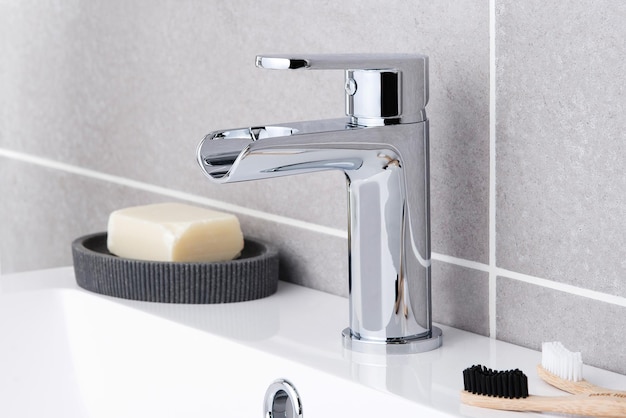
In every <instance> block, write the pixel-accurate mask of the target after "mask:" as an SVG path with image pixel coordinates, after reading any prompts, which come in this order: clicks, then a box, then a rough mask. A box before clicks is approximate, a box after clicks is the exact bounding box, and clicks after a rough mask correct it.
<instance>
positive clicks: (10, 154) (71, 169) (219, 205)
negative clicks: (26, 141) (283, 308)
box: [0, 148, 348, 238]
mask: <svg viewBox="0 0 626 418" xmlns="http://www.w3.org/2000/svg"><path fill="white" fill-rule="evenodd" d="M0 156H4V157H7V158H11V159H14V160H19V161H23V162H27V163H31V164H35V165H39V166H42V167H47V168H52V169H55V170H59V171H64V172H66V173H71V174H77V175H79V176H83V177H88V178H92V179H96V180H101V181H106V182H109V183H114V184H118V185H121V186H126V187H131V188H134V189H138V190H143V191H147V192H151V193H155V194H159V195H162V196H168V197H173V198H176V199H181V200H186V201H189V202H194V203H199V204H203V205H207V206H211V207H213V208H216V209H222V210H225V211H229V212H233V213H237V214H240V215H246V216H251V217H254V218H258V219H263V220H266V221H270V222H276V223H280V224H284V225H288V226H293V227H296V228H301V229H305V230H308V231H312V232H318V233H322V234H326V235H330V236H334V237H338V238H347V236H348V233H347V232H346V231H343V230H341V229H337V228H331V227H327V226H323V225H318V224H315V223H312V222H306V221H301V220H298V219H293V218H288V217H286V216H280V215H275V214H272V213H267V212H263V211H260V210H256V209H250V208H246V207H243V206H239V205H235V204H232V203H227V202H223V201H220V200H215V199H210V198H206V197H202V196H198V195H194V194H192V193H186V192H181V191H178V190H172V189H168V188H166V187H161V186H156V185H154V184H150V183H145V182H142V181H137V180H132V179H128V178H125V177H120V176H115V175H112V174H106V173H102V172H99V171H95V170H90V169H87V168H83V167H79V166H75V165H71V164H66V163H61V162H58V161H54V160H50V159H47V158H41V157H37V156H34V155H30V154H26V153H22V152H17V151H11V150H7V149H3V148H0Z"/></svg>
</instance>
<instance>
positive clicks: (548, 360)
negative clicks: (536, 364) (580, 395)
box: [541, 342, 583, 382]
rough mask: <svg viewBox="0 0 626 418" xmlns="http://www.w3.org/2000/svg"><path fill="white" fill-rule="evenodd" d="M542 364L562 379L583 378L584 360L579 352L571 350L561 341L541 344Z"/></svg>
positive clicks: (573, 379)
mask: <svg viewBox="0 0 626 418" xmlns="http://www.w3.org/2000/svg"><path fill="white" fill-rule="evenodd" d="M541 352H542V354H541V366H542V367H543V368H544V369H546V370H547V371H549V372H550V373H552V374H554V375H556V376H558V377H560V378H561V379H566V380H570V381H572V382H578V381H581V380H582V379H583V360H582V355H581V354H580V353H579V352H576V353H574V352H571V351H569V350H568V349H567V348H565V347H564V346H563V344H561V343H560V342H550V343H543V344H542V345H541Z"/></svg>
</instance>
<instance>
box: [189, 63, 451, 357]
mask: <svg viewBox="0 0 626 418" xmlns="http://www.w3.org/2000/svg"><path fill="white" fill-rule="evenodd" d="M256 63H257V66H258V67H262V68H272V69H343V70H345V75H346V83H345V90H346V114H347V116H348V118H344V119H331V120H320V121H309V122H298V123H288V124H283V125H281V126H263V127H250V128H243V129H231V130H223V131H215V132H212V133H210V134H208V135H207V136H206V137H205V138H204V139H203V140H202V142H201V143H200V145H199V147H198V162H199V164H200V166H201V168H202V170H203V171H204V173H205V174H206V175H207V176H208V178H209V179H211V180H212V181H214V182H217V183H230V182H238V181H249V180H259V179H263V178H270V177H278V176H289V175H294V174H299V173H310V172H316V171H322V170H341V171H343V172H344V174H345V176H346V180H347V187H348V197H349V199H348V202H349V219H348V223H349V231H348V245H349V251H350V263H349V264H350V265H349V274H348V280H349V293H350V294H349V297H350V324H349V327H348V328H346V329H345V330H344V331H343V336H344V346H345V347H346V348H349V349H352V350H356V351H362V352H382V353H390V354H392V353H414V352H421V351H428V350H432V349H435V348H437V347H439V346H440V345H441V330H439V329H438V328H436V327H434V326H432V321H431V292H430V281H431V266H430V264H431V261H430V260H431V256H430V209H429V207H430V203H429V199H430V196H429V189H430V178H429V177H430V174H429V142H428V141H429V135H428V132H429V129H428V119H427V118H426V111H425V107H426V103H427V102H428V59H427V57H425V56H422V55H400V54H390V55H349V54H344V55H313V56H303V57H298V56H295V57H291V56H289V57H288V56H283V55H274V56H258V57H257V59H256Z"/></svg>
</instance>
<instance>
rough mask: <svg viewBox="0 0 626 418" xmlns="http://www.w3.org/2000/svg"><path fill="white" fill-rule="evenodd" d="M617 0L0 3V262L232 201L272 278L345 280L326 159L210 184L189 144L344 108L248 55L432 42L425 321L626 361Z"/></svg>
mask: <svg viewBox="0 0 626 418" xmlns="http://www.w3.org/2000/svg"><path fill="white" fill-rule="evenodd" d="M287 6H288V7H287ZM625 8H626V6H624V4H623V2H621V1H619V0H615V1H601V2H597V1H594V2H590V1H589V2H576V3H568V4H565V3H560V2H544V1H528V2H517V1H512V0H511V1H504V0H495V1H493V2H492V4H491V6H490V3H489V2H487V1H484V0H467V1H462V2H459V1H453V0H449V1H438V2H427V1H416V2H406V1H400V0H395V1H384V2H383V1H374V0H366V1H356V0H349V1H342V2H311V1H290V2H285V1H277V0H273V1H265V2H256V1H250V0H233V1H229V2H203V1H198V0H183V1H172V0H157V1H153V0H151V1H148V0H140V1H133V2H128V1H122V0H112V1H111V0H107V1H104V0H96V1H90V2H87V1H78V0H76V1H70V2H62V3H59V2H41V1H34V0H26V1H23V0H22V1H17V0H4V1H0V48H1V50H0V53H1V54H0V56H2V57H3V59H0V103H1V107H0V110H1V112H0V118H1V119H0V199H1V200H0V228H1V229H0V263H1V264H0V268H1V270H0V271H1V272H2V273H11V272H15V271H22V270H30V269H40V268H47V267H54V266H61V265H68V264H71V256H70V251H69V245H70V242H71V241H72V239H74V238H76V237H78V236H80V235H83V234H87V233H91V232H95V231H100V230H104V229H105V227H106V220H107V217H108V214H109V213H110V211H112V210H113V209H115V208H119V207H125V206H129V205H134V204H143V203H151V202H157V201H164V200H179V199H182V200H191V201H193V202H194V203H196V204H211V203H213V202H218V203H219V204H221V203H222V202H225V203H229V204H234V205H236V206H235V210H236V211H238V212H239V213H240V212H241V210H244V211H246V214H245V215H244V214H241V213H240V217H241V219H242V225H243V228H244V232H245V233H246V234H248V235H256V236H258V237H262V238H265V239H268V240H272V241H273V242H275V243H277V245H279V247H280V249H281V254H282V261H281V263H282V264H281V267H282V278H283V279H285V280H290V281H294V282H296V283H300V284H304V285H306V286H310V287H314V288H318V289H321V290H324V291H327V292H331V293H335V294H340V295H346V293H347V279H346V270H347V266H346V263H347V251H346V245H347V243H346V239H345V229H346V196H345V180H344V179H343V176H342V175H341V174H340V173H336V172H328V173H320V174H315V175H307V176H299V177H297V178H282V179H276V180H271V181H270V180H267V181H264V182H257V183H248V184H245V183H242V184H233V185H222V186H216V185H213V184H210V183H209V182H208V181H206V179H205V178H204V177H203V176H202V174H201V173H200V171H199V169H198V168H197V167H196V163H195V156H194V154H195V147H196V145H197V143H198V141H199V139H200V138H202V136H203V135H204V134H206V133H207V132H208V131H211V130H215V129H221V128H232V127H239V126H248V125H254V124H270V123H279V122H285V121H295V120H307V119H319V118H331V117H339V116H342V115H343V75H342V74H341V73H340V72H290V73H285V72H271V71H262V70H258V69H256V68H255V67H254V56H255V55H256V54H257V53H262V52H294V51H295V52H311V53H332V52H408V53H411V52H414V53H425V54H427V55H429V57H430V71H431V74H430V75H431V77H430V83H431V84H430V88H431V97H430V103H429V105H428V115H429V118H430V121H431V157H432V167H431V171H432V187H431V188H432V242H433V251H434V258H435V260H436V261H435V263H434V267H433V280H434V284H433V300H434V303H435V306H434V309H433V312H434V317H435V320H436V321H439V322H442V323H446V324H451V325H453V326H457V327H460V328H464V329H468V330H471V331H473V332H477V333H480V334H484V335H491V336H493V337H497V338H500V339H504V340H507V341H512V342H515V343H517V344H522V345H526V346H530V347H533V348H538V346H539V344H540V342H541V341H543V340H546V339H556V340H561V341H563V342H564V343H566V344H567V345H568V346H569V347H570V348H571V349H576V350H583V351H584V355H585V360H586V362H587V363H590V364H596V365H600V366H602V367H605V368H609V369H612V370H616V371H619V372H621V373H626V362H624V359H623V354H621V355H622V357H621V358H620V353H621V352H623V350H622V351H619V350H618V349H616V347H622V346H623V344H621V343H622V342H623V341H622V340H623V339H620V337H618V335H619V334H620V331H621V329H623V328H624V325H626V299H625V298H626V281H625V279H626V261H625V260H626V245H625V238H624V236H626V220H625V219H626V216H625V215H626V201H625V200H624V198H623V196H624V195H626V180H625V179H626V176H624V175H623V174H622V171H623V167H624V162H625V161H624V159H625V157H624V155H625V153H624V151H625V150H624V142H625V139H626V138H625V134H624V132H625V125H626V117H625V116H624V103H625V100H624V85H625V84H626V83H625V82H624V81H625V80H624V78H625V74H626V71H625V68H624V62H625V59H624V57H625V47H624V46H623V39H624V37H625V35H626V30H625V29H624V28H623V24H622V22H623V21H624V20H625V18H626V9H625ZM372 10H375V11H376V12H375V13H372V12H371V11H372ZM494 22H495V31H493V32H491V33H490V24H491V23H494ZM493 41H495V49H494V48H492V47H491V46H490V45H491V44H492V42H493ZM494 85H495V90H492V89H491V88H490V87H491V86H494ZM490 106H491V107H490ZM490 108H491V109H492V110H493V109H494V108H495V112H490ZM494 122H495V123H494ZM493 151H495V155H496V160H495V164H490V153H491V152H493ZM494 167H495V168H494ZM111 176H113V177H111ZM494 184H495V186H496V187H493V185H494ZM242 208H244V209H242ZM250 210H252V212H250ZM493 210H495V217H494V216H491V217H490V215H489V214H490V211H493ZM492 214H493V212H492ZM275 215H278V218H274V216H275ZM490 242H491V243H492V244H494V245H493V246H492V247H491V248H490ZM563 312H566V314H565V315H564V313H563ZM608 316H610V318H609V317H608ZM598 335H602V336H603V339H602V342H603V344H600V343H590V342H589V341H599V340H598Z"/></svg>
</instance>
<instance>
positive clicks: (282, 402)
mask: <svg viewBox="0 0 626 418" xmlns="http://www.w3.org/2000/svg"><path fill="white" fill-rule="evenodd" d="M263 417H264V418H302V401H301V400H300V395H298V391H297V390H296V388H295V386H294V385H293V384H291V382H289V381H288V380H285V379H277V380H274V381H273V382H272V384H271V385H270V386H269V387H268V388H267V391H266V392H265V400H264V401H263Z"/></svg>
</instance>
